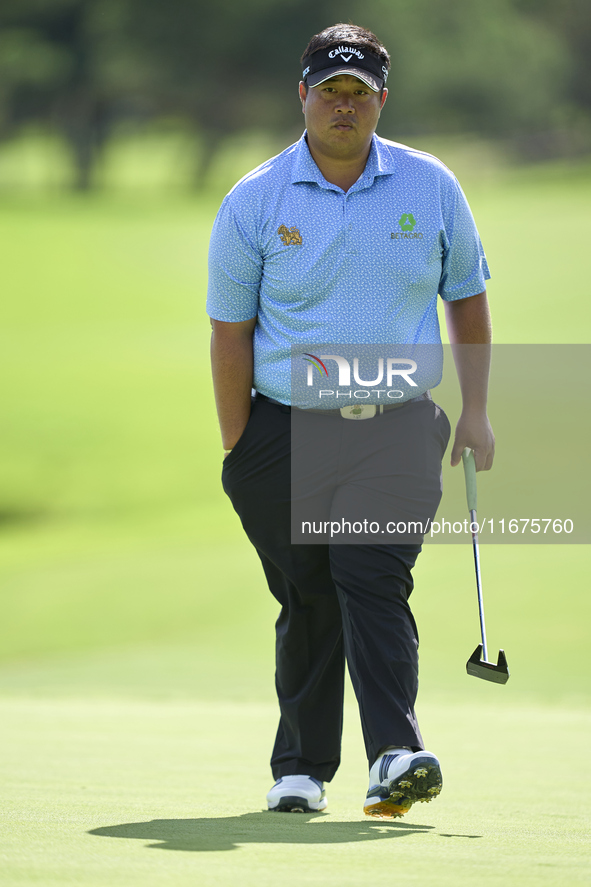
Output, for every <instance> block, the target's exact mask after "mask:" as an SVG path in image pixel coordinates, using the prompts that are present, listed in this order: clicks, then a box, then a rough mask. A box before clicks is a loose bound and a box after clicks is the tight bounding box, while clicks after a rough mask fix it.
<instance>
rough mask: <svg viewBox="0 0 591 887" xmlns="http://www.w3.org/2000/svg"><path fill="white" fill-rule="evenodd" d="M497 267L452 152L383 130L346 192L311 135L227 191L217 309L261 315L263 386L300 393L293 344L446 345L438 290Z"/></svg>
mask: <svg viewBox="0 0 591 887" xmlns="http://www.w3.org/2000/svg"><path fill="white" fill-rule="evenodd" d="M489 277H490V274H489V270H488V266H487V263H486V258H485V255H484V251H483V248H482V244H481V242H480V237H479V236H478V231H477V229H476V225H475V223H474V219H473V217H472V213H471V212H470V207H469V206H468V203H467V201H466V198H465V196H464V193H463V191H462V189H461V188H460V185H459V183H458V181H457V179H456V178H455V176H454V175H453V173H451V172H450V170H449V169H448V168H447V167H446V166H445V165H444V164H443V163H441V161H440V160H437V158H436V157H433V156H432V155H430V154H425V153H424V152H422V151H416V150H414V149H413V148H409V147H407V146H405V145H399V144H397V143H395V142H390V141H386V140H385V139H381V138H379V137H378V136H376V135H374V137H373V141H372V146H371V150H370V154H369V157H368V160H367V163H366V166H365V170H364V172H363V174H362V175H361V177H360V178H359V179H358V180H357V182H355V184H354V185H353V186H352V187H351V188H350V189H349V191H347V192H344V191H343V190H342V189H341V188H339V187H337V186H336V185H332V184H330V182H327V181H326V179H325V178H324V176H323V175H322V173H321V172H320V170H319V168H318V167H317V165H316V163H315V162H314V160H313V159H312V156H311V154H310V151H309V149H308V145H307V142H306V139H305V133H304V135H303V136H302V138H301V139H300V140H299V141H298V142H296V144H295V145H292V146H291V147H289V148H287V149H286V150H285V151H283V152H282V153H281V154H279V155H277V157H273V158H271V160H268V161H267V162H266V163H263V164H262V165H261V166H259V167H257V169H255V170H253V171H252V172H250V173H248V174H247V175H246V176H244V178H242V179H241V180H240V181H239V182H238V184H237V185H235V186H234V188H233V189H232V190H231V191H230V193H229V194H228V195H227V197H226V198H225V199H224V202H223V203H222V206H221V207H220V211H219V213H218V215H217V218H216V220H215V223H214V226H213V231H212V235H211V242H210V251H209V286H208V295H207V312H208V314H209V316H210V317H212V318H214V319H215V320H222V321H227V322H239V321H244V320H249V319H250V318H253V317H255V316H256V317H257V318H258V320H257V325H256V327H255V333H254V387H255V388H256V389H257V390H258V391H260V392H261V393H263V394H266V395H267V396H268V397H273V398H275V399H276V400H279V401H281V402H282V403H290V383H291V376H290V366H291V364H290V360H291V346H292V345H295V346H298V345H300V344H301V345H307V346H310V345H311V344H314V343H329V342H340V343H365V344H371V343H393V344H428V343H430V344H439V343H440V342H441V336H440V331H439V322H438V319H437V295H438V293H439V295H441V297H442V298H443V299H445V300H446V301H452V300H455V299H465V298H467V297H468V296H474V295H476V294H477V293H481V292H482V291H483V290H484V289H485V281H486V280H487V279H488V278H489Z"/></svg>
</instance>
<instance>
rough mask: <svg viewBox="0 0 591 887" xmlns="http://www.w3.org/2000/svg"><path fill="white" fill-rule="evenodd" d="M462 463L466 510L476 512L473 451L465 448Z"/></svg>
mask: <svg viewBox="0 0 591 887" xmlns="http://www.w3.org/2000/svg"><path fill="white" fill-rule="evenodd" d="M462 462H463V463H464V477H465V478H466V499H467V500H468V510H469V511H476V463H475V462H474V451H473V450H471V449H470V448H469V447H466V449H465V450H464V452H463V453H462Z"/></svg>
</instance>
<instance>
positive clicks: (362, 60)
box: [302, 43, 388, 92]
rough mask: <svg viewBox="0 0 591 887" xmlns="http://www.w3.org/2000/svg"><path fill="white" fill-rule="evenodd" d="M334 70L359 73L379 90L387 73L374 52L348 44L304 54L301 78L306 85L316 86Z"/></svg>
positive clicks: (331, 75)
mask: <svg viewBox="0 0 591 887" xmlns="http://www.w3.org/2000/svg"><path fill="white" fill-rule="evenodd" d="M337 74H350V75H351V76H352V77H359V79H360V80H363V82H364V83H367V85H368V86H369V88H370V89H373V91H374V92H379V91H380V89H382V87H383V86H384V83H385V82H386V79H387V77H388V69H387V67H386V66H385V65H384V63H383V62H382V60H381V58H380V57H379V55H376V53H375V52H371V51H369V50H368V49H366V47H363V49H360V48H359V47H357V46H349V45H348V44H340V43H339V44H338V46H328V47H327V48H325V49H318V50H317V51H316V52H313V53H312V55H309V56H306V57H305V58H304V71H303V74H302V80H304V81H305V82H306V83H307V85H308V86H319V85H320V84H321V83H324V81H325V80H328V79H329V78H330V77H336V75H337Z"/></svg>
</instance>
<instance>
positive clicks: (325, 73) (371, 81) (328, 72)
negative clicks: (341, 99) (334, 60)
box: [306, 65, 384, 92]
mask: <svg viewBox="0 0 591 887" xmlns="http://www.w3.org/2000/svg"><path fill="white" fill-rule="evenodd" d="M337 74H350V75H351V77H358V78H359V80H363V82H364V83H366V84H367V85H368V86H369V88H370V89H373V91H374V92H379V91H380V89H381V88H382V87H383V85H384V81H383V80H381V79H380V78H379V77H374V75H373V74H370V73H369V71H364V70H363V68H355V67H353V65H346V66H344V67H343V66H341V65H337V67H336V68H324V69H323V70H322V71H316V73H315V74H308V76H307V77H306V82H307V83H308V86H320V84H321V83H324V81H325V80H330V78H331V77H336V75H337Z"/></svg>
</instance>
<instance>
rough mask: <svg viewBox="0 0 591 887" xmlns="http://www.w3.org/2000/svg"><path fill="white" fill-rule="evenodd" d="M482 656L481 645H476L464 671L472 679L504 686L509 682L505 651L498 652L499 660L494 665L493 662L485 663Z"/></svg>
mask: <svg viewBox="0 0 591 887" xmlns="http://www.w3.org/2000/svg"><path fill="white" fill-rule="evenodd" d="M481 656H482V644H478V646H477V647H476V649H475V650H474V652H473V653H472V655H471V656H470V658H469V659H468V661H467V662H466V671H467V672H468V674H471V675H472V677H473V678H482V680H483V681H493V683H495V684H506V683H507V681H508V680H509V668H508V666H507V659H506V657H505V651H504V650H499V659H498V661H497V664H496V665H495V664H494V663H493V662H485V661H484V660H483V659H481V658H480V657H481Z"/></svg>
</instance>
